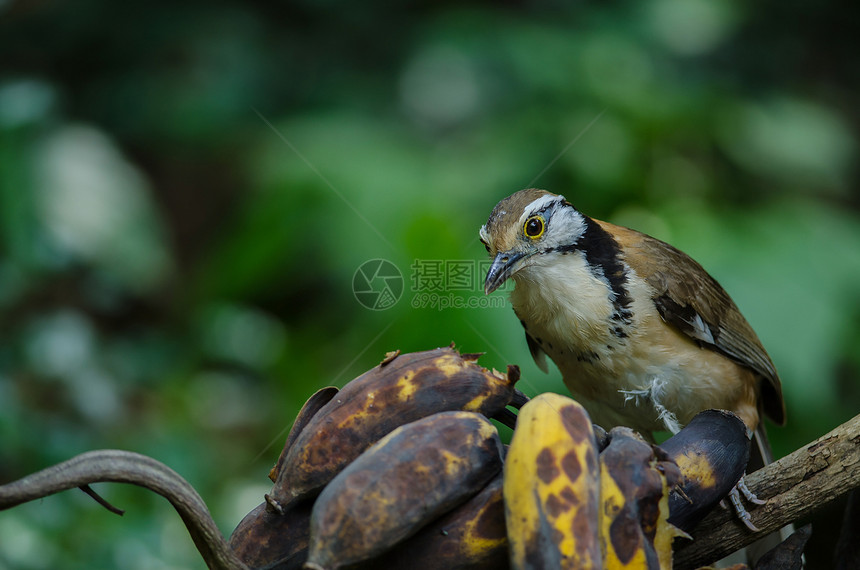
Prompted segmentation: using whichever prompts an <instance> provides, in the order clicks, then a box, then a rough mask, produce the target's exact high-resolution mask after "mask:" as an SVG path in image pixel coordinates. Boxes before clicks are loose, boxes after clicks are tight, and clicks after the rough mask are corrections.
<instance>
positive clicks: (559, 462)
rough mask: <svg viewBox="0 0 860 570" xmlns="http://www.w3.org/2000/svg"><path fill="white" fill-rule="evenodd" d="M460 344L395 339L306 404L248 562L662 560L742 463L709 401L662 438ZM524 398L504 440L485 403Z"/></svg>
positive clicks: (247, 534)
mask: <svg viewBox="0 0 860 570" xmlns="http://www.w3.org/2000/svg"><path fill="white" fill-rule="evenodd" d="M476 359H477V356H475V355H460V354H459V353H457V351H455V350H454V349H453V348H451V347H449V348H441V349H436V350H432V351H427V352H420V353H414V354H403V355H401V354H399V353H390V354H389V355H387V356H386V358H385V360H383V362H382V363H381V364H380V365H379V366H377V367H375V368H373V369H372V370H370V371H369V372H367V373H365V374H363V375H362V376H360V377H358V378H357V379H355V380H353V381H352V382H350V383H349V384H347V385H346V386H345V387H344V388H343V389H342V390H341V391H338V390H337V389H336V388H324V389H323V390H320V391H319V392H317V393H316V394H314V395H313V396H312V397H311V398H310V399H309V400H308V402H307V403H306V404H305V406H304V407H303V408H302V410H301V412H300V413H299V415H298V417H297V419H296V422H295V423H294V425H293V429H292V430H291V432H290V434H289V436H288V437H287V443H286V445H285V447H284V450H283V452H282V453H281V456H280V458H279V459H278V462H277V464H276V465H275V467H274V468H273V469H272V472H271V473H270V477H271V478H272V479H273V481H274V486H273V488H272V491H271V492H270V493H269V494H268V495H267V496H266V502H264V503H262V504H261V505H260V506H258V507H257V508H256V509H254V510H253V511H252V512H251V513H249V514H248V515H247V516H246V517H245V519H244V520H243V521H242V522H241V523H240V524H239V526H238V527H237V528H236V530H235V531H234V533H233V536H232V537H231V539H230V545H231V547H232V548H233V550H234V552H235V553H236V554H237V555H238V556H239V557H240V558H241V559H242V560H243V561H244V562H245V563H246V564H247V565H248V566H249V567H252V568H268V569H276V568H277V569H282V570H283V569H291V568H302V567H304V568H307V569H312V570H329V569H340V568H350V569H353V570H356V569H362V570H366V569H372V568H408V569H409V570H422V569H425V568H426V569H431V568H446V569H449V568H451V569H457V568H460V569H465V568H493V569H496V568H501V569H504V568H508V567H513V568H517V569H527V568H655V569H656V568H660V569H663V568H671V555H672V551H671V544H672V540H673V539H674V538H675V537H676V536H685V535H686V532H685V531H687V532H688V531H689V530H690V529H691V528H692V526H693V525H694V524H695V523H696V522H697V520H698V519H699V518H701V516H703V514H704V512H706V511H707V510H709V509H710V508H711V507H713V505H714V504H715V503H716V502H718V501H719V500H720V499H721V498H722V497H724V496H725V495H726V494H727V493H728V492H729V491H730V490H731V488H732V487H733V486H734V484H735V483H736V482H737V479H738V478H740V476H741V474H742V472H743V469H744V466H745V463H746V458H747V455H748V453H749V437H748V434H747V433H746V430H745V429H744V428H743V423H742V422H741V421H740V420H739V419H738V418H737V417H735V416H734V415H732V414H728V413H723V412H705V413H703V414H701V415H700V416H697V417H696V418H695V419H694V420H693V421H692V422H691V423H690V425H689V426H688V427H686V428H684V429H683V430H681V432H679V433H678V434H677V435H676V436H674V437H673V438H671V439H669V440H667V441H666V442H665V443H664V444H663V445H662V446H659V447H658V446H654V445H651V444H649V443H646V442H645V441H644V440H642V439H641V438H640V437H639V436H638V435H637V434H635V433H634V432H632V431H631V430H629V429H626V428H616V429H614V430H612V431H611V432H609V433H608V434H607V433H606V432H604V431H603V430H601V429H600V428H598V427H597V426H593V425H592V424H591V421H590V419H589V417H588V414H587V413H586V412H585V410H584V409H583V408H582V407H581V406H580V405H579V404H578V403H577V402H575V401H574V400H572V399H570V398H566V397H564V396H560V395H557V394H541V395H540V396H537V397H536V398H534V399H533V400H531V401H530V402H528V403H525V402H526V400H527V399H526V398H525V397H524V396H522V395H521V394H520V393H519V392H517V391H516V390H514V383H515V382H516V381H517V379H518V376H519V373H518V370H517V369H516V367H509V369H508V374H506V375H504V374H499V373H497V372H494V371H493V372H490V371H487V370H485V369H483V368H481V367H480V366H478V365H477V364H476V363H475V360H476ZM507 405H515V406H517V407H521V409H520V412H519V416H518V419H517V425H516V429H515V431H514V435H513V439H512V441H511V445H510V448H509V450H508V451H507V454H505V451H504V449H503V447H502V445H501V442H500V440H499V436H498V433H497V432H496V429H495V427H494V426H493V425H492V424H491V423H490V422H489V421H488V420H487V419H486V418H487V417H489V416H498V415H499V414H501V413H504V411H507V410H506V406H507Z"/></svg>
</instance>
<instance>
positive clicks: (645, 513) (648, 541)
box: [600, 427, 685, 570]
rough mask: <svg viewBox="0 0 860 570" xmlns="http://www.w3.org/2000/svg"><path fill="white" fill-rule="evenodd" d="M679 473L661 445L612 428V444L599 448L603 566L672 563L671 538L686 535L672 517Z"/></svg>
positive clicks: (664, 568) (665, 569)
mask: <svg viewBox="0 0 860 570" xmlns="http://www.w3.org/2000/svg"><path fill="white" fill-rule="evenodd" d="M680 477H681V475H680V472H679V471H678V467H677V466H676V465H675V464H674V463H673V462H672V461H671V460H669V459H668V458H667V457H666V456H665V455H664V454H663V453H662V452H661V451H660V450H659V448H657V447H655V446H652V445H651V444H649V443H646V442H645V441H644V440H643V439H642V437H641V436H639V434H637V433H635V432H634V431H633V430H631V429H630V428H624V427H617V428H613V429H612V431H610V432H609V445H608V446H607V447H606V449H604V450H603V452H602V453H601V454H600V504H601V508H600V543H601V551H602V552H603V565H604V568H606V569H609V570H615V569H630V570H634V569H635V570H639V569H648V570H657V569H660V570H669V569H671V567H672V540H673V539H674V538H675V537H676V536H683V535H685V533H683V532H682V531H680V530H678V529H677V528H675V527H674V526H673V525H671V524H670V523H668V522H667V518H668V517H669V490H670V489H671V488H673V487H674V486H675V485H676V483H677V482H678V480H679V479H680Z"/></svg>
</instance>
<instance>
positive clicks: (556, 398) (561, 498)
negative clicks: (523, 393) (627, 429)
mask: <svg viewBox="0 0 860 570" xmlns="http://www.w3.org/2000/svg"><path fill="white" fill-rule="evenodd" d="M599 477H600V471H599V468H598V462H597V450H596V446H595V440H594V430H593V428H592V424H591V420H590V419H589V417H588V414H587V413H586V411H585V409H584V408H583V407H582V406H580V405H579V404H578V403H577V402H575V401H574V400H572V399H570V398H567V397H565V396H561V395H558V394H551V393H545V394H541V395H539V396H537V397H535V398H534V399H532V400H531V401H530V402H529V403H527V404H526V405H525V406H523V408H522V409H521V410H520V413H519V419H518V421H517V429H516V431H515V432H514V436H513V439H512V440H511V446H510V448H509V450H508V454H507V458H506V459H505V468H504V498H505V518H506V522H507V531H508V540H509V543H510V558H511V566H512V567H513V568H516V569H518V570H519V569H538V568H540V569H543V568H595V569H599V568H601V553H600V541H599V540H598V536H597V529H598V481H599Z"/></svg>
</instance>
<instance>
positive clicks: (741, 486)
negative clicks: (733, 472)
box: [720, 477, 766, 532]
mask: <svg viewBox="0 0 860 570" xmlns="http://www.w3.org/2000/svg"><path fill="white" fill-rule="evenodd" d="M741 495H743V496H744V498H745V499H746V500H747V501H749V502H750V503H753V504H755V505H763V504H765V502H766V501H762V500H761V499H759V498H758V497H756V496H755V493H753V492H752V491H750V488H749V487H747V484H746V481H744V478H743V477H741V478H740V480H738V482H737V483H736V484H735V486H734V488H732V490H731V492H730V493H729V496H728V499H729V501H730V502H731V504H732V508H733V509H734V511H735V514H736V515H737V517H738V518H739V519H740V520H741V522H742V523H744V526H746V527H747V528H748V529H750V530H751V531H752V532H758V531H759V529H758V527H757V526H755V525H754V524H753V523H752V517H751V516H750V514H749V512H748V511H747V510H746V507H744V505H743V502H742V501H741ZM720 504H721V505H722V506H723V508H728V507H727V506H726V504H725V500H723V501H720Z"/></svg>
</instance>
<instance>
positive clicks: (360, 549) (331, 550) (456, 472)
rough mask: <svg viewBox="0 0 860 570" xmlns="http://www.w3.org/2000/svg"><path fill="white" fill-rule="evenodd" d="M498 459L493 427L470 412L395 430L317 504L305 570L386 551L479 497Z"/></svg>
mask: <svg viewBox="0 0 860 570" xmlns="http://www.w3.org/2000/svg"><path fill="white" fill-rule="evenodd" d="M501 452H502V444H501V441H500V440H499V435H498V432H496V428H495V427H494V426H493V424H491V423H490V422H489V420H487V419H486V418H485V417H484V416H482V415H480V414H475V413H471V412H442V413H438V414H434V415H432V416H429V417H426V418H423V419H421V420H418V421H415V422H412V423H409V424H406V425H404V426H401V427H399V428H397V429H395V430H394V431H392V432H391V433H390V434H388V435H387V436H385V437H383V438H382V439H381V440H379V441H378V442H377V443H376V444H374V445H373V446H371V447H370V449H368V450H367V451H365V452H364V453H362V454H361V455H360V456H359V457H358V459H356V460H355V461H353V462H352V463H351V464H350V465H349V466H347V467H346V468H345V469H344V470H343V471H342V472H341V473H340V474H338V475H337V476H336V477H335V478H334V479H333V480H332V481H331V482H330V483H329V484H328V485H327V486H326V487H325V489H324V490H323V491H322V493H321V494H320V495H319V497H318V498H317V500H316V502H315V503H314V507H313V511H312V514H311V541H310V548H309V552H308V561H307V563H306V564H305V567H306V568H309V569H313V570H333V569H337V568H343V567H345V566H349V565H351V564H355V563H358V562H361V561H364V560H368V559H371V558H373V557H375V556H378V555H380V554H381V553H383V552H385V551H386V550H389V549H391V548H392V547H394V546H395V545H396V544H398V543H399V542H401V541H403V540H404V539H406V538H407V537H409V536H411V535H413V534H415V533H416V532H417V531H418V530H419V529H420V528H421V527H422V526H424V525H426V524H428V523H430V522H431V521H432V520H433V519H435V518H436V517H438V516H440V515H442V514H443V513H446V512H448V511H450V510H451V509H453V508H454V507H456V506H457V505H459V504H461V503H463V502H465V501H466V500H468V499H469V498H470V497H471V496H473V495H475V494H476V493H478V492H479V491H480V490H481V489H482V488H483V487H484V486H485V485H486V484H487V482H488V481H489V480H490V479H491V478H492V477H493V476H494V475H496V474H497V473H498V472H499V471H500V470H501V468H502V457H501Z"/></svg>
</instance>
